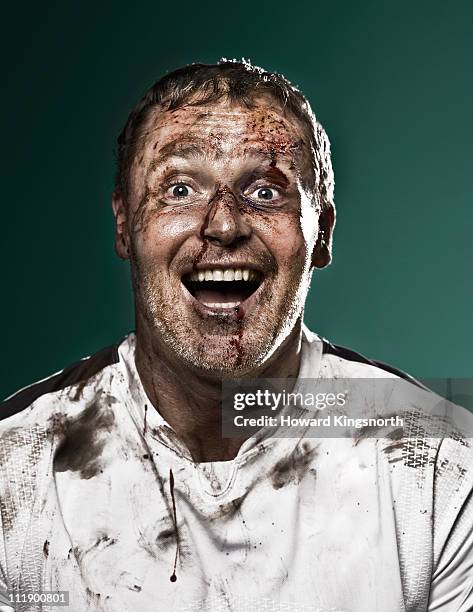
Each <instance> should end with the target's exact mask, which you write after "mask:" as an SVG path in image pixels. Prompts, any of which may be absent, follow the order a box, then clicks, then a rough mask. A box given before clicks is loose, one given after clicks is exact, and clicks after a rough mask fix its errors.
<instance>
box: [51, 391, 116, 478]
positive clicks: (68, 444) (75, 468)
mask: <svg viewBox="0 0 473 612" xmlns="http://www.w3.org/2000/svg"><path fill="white" fill-rule="evenodd" d="M114 421H115V415H114V413H113V412H112V411H111V410H110V409H109V408H108V407H106V406H104V405H103V404H99V403H98V401H96V402H93V403H91V404H90V405H89V406H87V408H85V410H84V411H83V412H82V413H81V414H80V415H79V416H77V417H75V418H73V419H71V418H67V417H66V418H65V417H64V416H63V415H60V416H59V417H58V416H57V415H56V416H53V417H51V419H50V422H51V430H50V431H51V433H54V434H56V435H58V434H59V435H60V436H61V438H62V442H61V443H60V445H59V447H58V449H57V451H56V456H55V459H54V469H55V471H56V472H68V471H71V472H78V473H79V475H80V477H81V478H83V479H86V480H88V479H90V478H93V477H94V476H96V475H97V474H98V473H99V472H100V470H101V468H102V461H101V456H102V453H103V450H104V447H105V444H106V441H107V440H106V437H104V434H106V433H110V432H111V431H112V428H113V426H114Z"/></svg>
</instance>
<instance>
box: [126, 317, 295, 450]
mask: <svg viewBox="0 0 473 612" xmlns="http://www.w3.org/2000/svg"><path fill="white" fill-rule="evenodd" d="M136 338H137V344H136V367H137V370H138V373H139V376H140V379H141V382H142V384H143V387H144V389H145V391H146V394H147V396H148V397H149V399H150V400H151V402H152V404H153V406H154V407H155V408H156V410H158V411H159V413H160V414H161V416H162V417H163V418H164V419H165V420H166V421H167V422H168V423H169V425H170V426H171V427H172V428H173V430H174V431H175V432H176V434H177V435H178V437H179V438H180V439H181V440H182V442H183V443H184V444H185V445H186V446H187V448H188V449H189V451H190V453H191V455H192V458H193V459H194V461H196V462H202V461H227V460H230V459H233V458H234V457H235V456H236V455H237V453H238V450H239V448H240V446H241V445H242V444H243V442H244V441H245V439H247V438H245V437H241V438H223V437H222V433H221V384H222V377H221V376H218V375H215V376H212V375H210V374H208V373H203V372H198V371H196V370H195V369H193V368H191V367H189V366H188V365H187V364H186V363H185V362H183V361H182V360H180V359H179V358H178V357H177V356H176V355H175V354H172V353H170V351H169V350H168V349H167V347H166V346H165V345H163V344H162V343H161V342H157V343H156V345H155V344H154V343H152V342H151V341H150V338H151V334H150V333H149V332H148V331H147V330H146V328H145V327H142V326H141V325H140V324H139V322H137V326H136ZM301 338H302V331H301V320H299V321H298V322H297V324H296V326H295V327H294V329H293V330H292V332H291V333H290V335H289V336H288V337H287V338H286V340H285V341H284V342H283V343H282V344H281V346H280V347H278V349H277V350H276V351H275V353H274V354H273V355H272V356H271V358H270V359H268V361H267V362H266V363H264V364H263V365H261V366H259V367H258V368H255V369H254V370H252V371H251V372H248V373H245V376H247V377H250V378H263V377H264V378H294V379H295V378H296V377H297V374H298V372H299V365H300V353H301Z"/></svg>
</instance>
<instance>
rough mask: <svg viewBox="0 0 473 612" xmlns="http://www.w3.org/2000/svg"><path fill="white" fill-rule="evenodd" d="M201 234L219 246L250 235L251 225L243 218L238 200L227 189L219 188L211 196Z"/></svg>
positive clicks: (227, 244)
mask: <svg viewBox="0 0 473 612" xmlns="http://www.w3.org/2000/svg"><path fill="white" fill-rule="evenodd" d="M201 235H202V237H203V238H206V239H207V240H209V241H210V242H213V243H214V244H218V245H221V246H229V245H231V244H234V243H236V242H240V241H242V240H245V239H248V238H249V237H250V236H251V226H250V224H249V223H248V222H247V221H246V220H245V219H244V218H243V215H242V214H241V212H240V210H239V208H238V202H237V201H236V198H235V196H234V195H233V193H232V192H231V191H230V190H229V189H222V190H219V191H218V192H217V193H216V194H215V196H214V197H213V198H212V200H211V202H210V209H209V211H208V214H207V218H206V222H204V226H203V227H202V230H201Z"/></svg>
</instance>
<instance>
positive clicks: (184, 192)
mask: <svg viewBox="0 0 473 612" xmlns="http://www.w3.org/2000/svg"><path fill="white" fill-rule="evenodd" d="M169 191H170V192H171V193H170V195H172V197H174V198H186V197H187V196H189V195H191V192H192V191H193V189H192V187H190V186H189V185H186V184H185V183H176V184H175V185H172V187H170V188H169Z"/></svg>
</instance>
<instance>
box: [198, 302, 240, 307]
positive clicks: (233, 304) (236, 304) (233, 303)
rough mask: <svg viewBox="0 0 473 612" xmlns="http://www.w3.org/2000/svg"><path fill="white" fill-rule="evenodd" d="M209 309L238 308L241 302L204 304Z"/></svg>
mask: <svg viewBox="0 0 473 612" xmlns="http://www.w3.org/2000/svg"><path fill="white" fill-rule="evenodd" d="M202 304H203V305H204V306H207V307H208V308H236V307H237V306H239V305H240V302H202Z"/></svg>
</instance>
